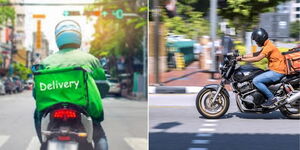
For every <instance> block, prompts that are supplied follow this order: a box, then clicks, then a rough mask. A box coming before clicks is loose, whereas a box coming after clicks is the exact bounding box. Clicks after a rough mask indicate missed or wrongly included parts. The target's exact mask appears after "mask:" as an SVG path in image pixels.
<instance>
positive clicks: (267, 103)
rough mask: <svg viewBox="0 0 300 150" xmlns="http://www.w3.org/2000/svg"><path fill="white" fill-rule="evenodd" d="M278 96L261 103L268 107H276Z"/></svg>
mask: <svg viewBox="0 0 300 150" xmlns="http://www.w3.org/2000/svg"><path fill="white" fill-rule="evenodd" d="M277 101H278V100H277V98H276V97H274V98H273V99H271V100H267V101H266V102H264V103H263V104H261V106H262V107H266V108H272V107H275V105H274V104H275V103H276V102H277Z"/></svg>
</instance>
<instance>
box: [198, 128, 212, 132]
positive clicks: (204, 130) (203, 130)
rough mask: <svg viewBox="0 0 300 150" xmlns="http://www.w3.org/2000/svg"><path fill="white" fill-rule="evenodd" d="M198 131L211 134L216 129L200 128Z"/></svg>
mask: <svg viewBox="0 0 300 150" xmlns="http://www.w3.org/2000/svg"><path fill="white" fill-rule="evenodd" d="M199 131H200V132H213V131H216V129H213V128H200V129H199Z"/></svg>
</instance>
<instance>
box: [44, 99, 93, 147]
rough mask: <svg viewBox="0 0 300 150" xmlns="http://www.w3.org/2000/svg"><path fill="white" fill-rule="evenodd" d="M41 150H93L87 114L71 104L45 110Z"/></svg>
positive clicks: (54, 106)
mask: <svg viewBox="0 0 300 150" xmlns="http://www.w3.org/2000/svg"><path fill="white" fill-rule="evenodd" d="M41 132H42V141H43V143H42V146H41V149H42V150H66V149H68V150H93V149H94V148H93V123H92V118H91V117H90V116H89V115H88V114H87V112H86V111H85V110H84V109H83V108H81V107H79V106H76V105H74V104H71V103H59V104H57V105H53V106H52V107H50V108H48V109H46V110H45V112H44V115H43V117H42V124H41Z"/></svg>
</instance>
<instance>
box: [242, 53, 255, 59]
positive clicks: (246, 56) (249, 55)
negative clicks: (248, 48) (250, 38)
mask: <svg viewBox="0 0 300 150" xmlns="http://www.w3.org/2000/svg"><path fill="white" fill-rule="evenodd" d="M242 57H243V58H250V57H253V54H246V55H243V56H242Z"/></svg>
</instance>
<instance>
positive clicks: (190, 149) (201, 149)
mask: <svg viewBox="0 0 300 150" xmlns="http://www.w3.org/2000/svg"><path fill="white" fill-rule="evenodd" d="M188 150H208V149H207V148H193V147H192V148H189V149H188Z"/></svg>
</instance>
